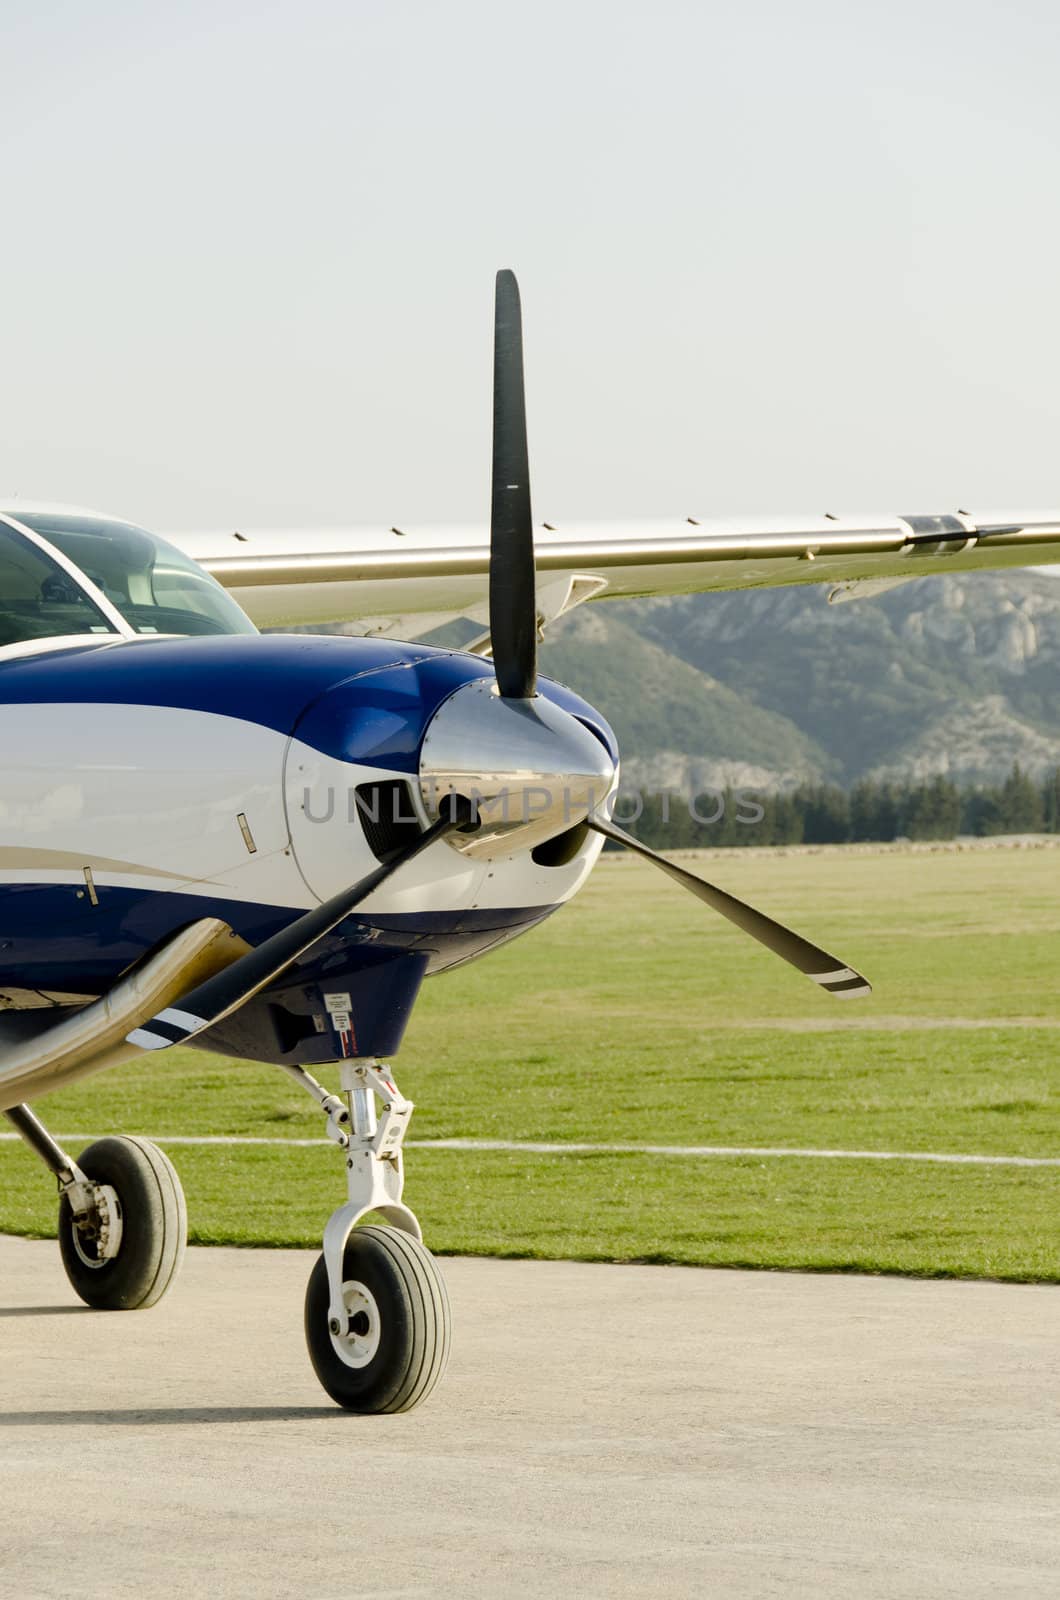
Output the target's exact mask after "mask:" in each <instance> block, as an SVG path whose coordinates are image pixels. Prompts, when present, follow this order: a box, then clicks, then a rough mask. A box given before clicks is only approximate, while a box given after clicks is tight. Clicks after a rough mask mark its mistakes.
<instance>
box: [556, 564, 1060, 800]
mask: <svg viewBox="0 0 1060 1600" xmlns="http://www.w3.org/2000/svg"><path fill="white" fill-rule="evenodd" d="M541 665H542V670H543V671H545V672H548V673H549V674H551V675H552V676H554V677H557V678H560V679H561V680H563V681H564V682H569V683H570V684H571V685H572V686H573V687H575V688H577V690H578V691H579V693H581V694H583V695H584V696H585V697H586V699H588V700H590V701H592V703H593V704H594V705H597V706H598V707H599V708H600V710H601V711H602V712H604V714H605V715H606V716H607V717H608V718H609V720H610V721H611V722H612V724H613V725H614V728H615V731H616V733H617V734H618V737H619V741H620V744H621V746H622V748H623V752H624V761H623V768H624V773H625V776H626V780H627V782H629V783H632V784H639V785H643V786H650V785H651V784H653V783H654V784H655V785H657V786H659V787H681V786H684V785H686V784H691V785H693V786H694V787H714V786H719V787H720V786H723V785H724V784H725V783H733V784H738V785H746V786H748V787H757V788H760V789H781V790H783V789H787V788H791V787H792V786H794V785H795V784H796V783H798V782H800V781H803V780H807V779H811V780H812V779H828V780H832V781H837V782H841V783H852V782H854V781H855V780H856V779H857V778H859V777H862V776H866V775H870V774H871V775H874V776H888V777H895V778H926V777H931V776H934V775H935V774H939V773H945V774H948V775H949V776H951V777H953V778H954V779H956V780H957V781H959V782H962V783H963V782H973V781H983V780H992V779H996V778H998V777H1001V776H1003V775H1004V774H1005V773H1006V772H1007V771H1009V770H1010V768H1011V766H1012V763H1013V762H1014V761H1018V762H1019V763H1020V765H1021V766H1022V767H1023V768H1025V769H1026V770H1027V771H1029V772H1031V773H1032V774H1034V775H1035V776H1037V775H1040V774H1042V773H1044V772H1046V771H1051V770H1052V769H1053V768H1055V767H1057V766H1060V580H1058V579H1057V578H1056V577H1053V576H1051V575H1048V574H1044V573H1039V572H1019V573H1014V574H1013V573H982V574H974V575H969V576H960V577H935V578H923V579H917V580H916V581H914V582H912V583H908V584H904V585H902V587H900V588H898V589H895V590H892V591H891V592H889V593H887V594H885V595H882V596H879V597H877V598H874V599H861V600H856V601H849V602H846V603H844V604H841V605H829V604H828V603H827V600H826V598H825V591H824V590H823V589H817V588H803V587H798V588H792V589H772V590H751V591H744V592H737V593H725V594H716V595H711V594H706V595H688V596H681V597H678V598H676V599H660V600H632V601H601V602H597V603H596V604H594V605H592V606H587V607H585V608H583V609H581V610H578V611H575V612H573V613H572V614H571V616H570V617H568V618H564V619H563V620H562V621H561V622H559V623H558V624H556V625H555V626H554V627H553V628H552V629H550V630H549V632H548V634H547V635H546V640H545V644H544V645H543V647H542V660H541Z"/></svg>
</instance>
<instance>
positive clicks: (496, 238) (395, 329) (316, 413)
mask: <svg viewBox="0 0 1060 1600" xmlns="http://www.w3.org/2000/svg"><path fill="white" fill-rule="evenodd" d="M0 51H2V58H3V62H4V92H3V96H2V100H0V182H2V197H3V214H4V219H5V223H6V240H5V244H4V252H3V273H2V282H3V291H4V292H3V299H2V305H3V323H2V329H3V333H2V344H0V353H2V373H3V383H2V386H0V492H2V493H8V494H10V493H19V494H21V495H22V496H23V497H25V498H30V497H34V498H49V499H62V500H71V501H78V502H82V503H86V504H91V505H95V506H98V507H100V508H102V509H105V510H109V511H113V512H115V513H117V514H120V515H124V516H129V517H132V518H134V519H137V520H139V521H142V522H145V523H147V524H148V525H153V526H156V527H159V528H163V529H164V528H180V527H194V526H199V527H210V526H219V525H230V526H239V525H244V526H249V525H254V524H256V525H282V524H291V523H297V522H301V521H307V522H315V523H320V524H326V523H335V522H357V521H384V522H386V523H392V522H400V521H404V522H408V523H414V522H416V521H417V520H419V521H423V520H434V521H447V520H454V519H460V518H476V519H478V518H483V519H484V518H485V515H486V511H487V506H488V495H489V410H490V395H491V387H490V385H491V378H490V340H491V316H492V292H493V288H492V280H493V272H494V270H495V268H497V267H498V266H511V267H514V268H515V270H516V271H517V272H518V274H519V277H520V281H521V285H522V290H523V301H524V315H525V327H526V337H527V367H528V395H529V407H530V435H531V438H530V442H531V457H532V463H533V468H534V510H535V515H536V516H537V517H538V519H542V518H547V519H548V520H550V521H561V520H563V519H564V518H567V517H574V516H577V517H593V516H596V517H601V518H613V517H620V516H646V515H651V514H652V513H656V512H657V513H659V514H660V515H661V516H662V515H667V516H673V515H679V516H684V515H687V514H697V513H698V514H700V515H704V516H706V515H710V514H712V513H724V512H732V511H773V510H789V511H822V510H826V509H827V510H834V511H842V510H844V509H853V510H857V509H863V510H877V509H878V510H893V511H899V512H902V511H907V512H908V511H914V512H915V511H935V510H942V509H944V508H947V507H951V506H956V505H966V506H971V507H973V508H974V507H977V506H978V507H1004V506H1009V507H1021V506H1026V507H1033V506H1040V507H1049V506H1052V507H1058V506H1060V267H1058V264H1060V95H1058V94H1057V89H1056V86H1057V82H1058V81H1060V8H1058V7H1057V6H1056V5H1055V4H1050V3H1045V0H1041V3H1034V0H1009V3H1006V4H1004V5H1002V4H1000V3H996V4H984V3H982V0H960V3H952V4H951V3H933V0H920V3H916V4H910V3H908V0H888V3H885V4H859V3H851V0H799V3H782V0H762V3H742V4H718V3H710V0H706V3H703V0H700V3H684V0H662V3H659V0H656V3H654V4H651V5H648V4H630V3H628V0H627V3H622V0H617V3H616V0H610V3H596V0H565V3H562V4H556V3H553V0H534V3H533V4H524V5H519V6H515V5H511V4H508V3H505V0H493V3H486V0H445V3H444V4H442V3H436V4H428V3H425V0H390V3H382V0H347V3H345V4H340V3H338V0H300V3H298V4H295V3H292V0H273V3H268V0H258V3H255V4H254V5H244V4H224V3H216V0H215V3H209V4H207V3H204V0H184V3H182V4H180V5H172V6H161V5H158V4H157V3H152V4H150V5H148V4H131V3H122V0H116V3H107V0H103V3H102V4H97V5H93V6H89V5H86V4H84V0H0Z"/></svg>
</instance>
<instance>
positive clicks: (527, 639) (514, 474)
mask: <svg viewBox="0 0 1060 1600" xmlns="http://www.w3.org/2000/svg"><path fill="white" fill-rule="evenodd" d="M489 576H490V638H491V641H492V648H493V670H494V672H495V673H496V675H497V686H498V688H499V689H500V692H501V694H502V695H503V696H504V697H505V699H507V700H526V699H529V697H530V696H531V695H532V694H533V693H534V690H535V687H536V685H537V593H536V589H535V585H534V526H533V521H532V518H531V514H530V460H529V455H528V452H527V446H526V394H525V390H524V385H523V319H522V312H521V309H520V305H519V285H518V284H517V283H516V281H515V274H514V272H509V271H507V269H506V270H504V271H502V272H498V274H497V298H496V309H495V314H494V331H493V503H492V510H491V514H490V575H489Z"/></svg>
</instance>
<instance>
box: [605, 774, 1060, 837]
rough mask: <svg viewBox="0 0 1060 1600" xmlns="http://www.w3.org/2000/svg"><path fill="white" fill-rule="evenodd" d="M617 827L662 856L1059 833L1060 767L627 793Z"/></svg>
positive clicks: (618, 809)
mask: <svg viewBox="0 0 1060 1600" xmlns="http://www.w3.org/2000/svg"><path fill="white" fill-rule="evenodd" d="M615 821H616V822H617V823H619V824H620V825H621V826H622V827H624V828H626V829H627V830H628V831H629V832H630V833H633V834H635V835H636V837H637V838H638V839H640V840H642V841H643V843H645V844H649V845H653V846H655V847H656V848H657V849H665V850H680V849H690V848H695V847H701V848H702V847H707V846H709V847H710V848H716V847H717V846H719V845H731V846H734V847H736V846H740V845H764V844H848V843H855V842H858V841H866V842H868V841H877V840H878V841H883V842H888V841H890V840H893V839H955V838H956V837H957V835H958V834H973V835H979V836H984V835H988V834H998V833H1060V768H1057V770H1056V771H1055V772H1053V773H1052V774H1051V775H1050V776H1049V777H1047V778H1046V779H1045V780H1044V782H1043V781H1039V780H1036V779H1034V778H1031V777H1030V776H1029V775H1028V774H1027V773H1026V772H1024V771H1022V769H1021V768H1020V766H1019V765H1018V763H1017V764H1015V765H1014V766H1013V768H1012V770H1011V772H1010V773H1009V775H1008V777H1007V778H1005V780H1004V781H1003V782H1002V783H996V784H971V785H965V786H958V785H957V784H955V783H954V782H953V781H952V779H950V778H945V777H937V778H930V779H928V780H927V781H926V782H923V783H914V782H893V781H889V780H885V779H873V778H862V779H860V780H859V782H857V783H855V784H854V785H853V787H852V788H849V789H844V788H842V787H841V786H839V785H838V784H828V783H813V784H800V785H799V787H798V788H796V789H792V790H789V791H788V792H787V793H785V794H759V793H757V792H756V791H752V790H750V789H723V790H722V789H716V790H710V791H704V793H703V794H702V795H698V796H691V797H689V798H687V799H686V798H684V797H681V796H679V795H677V794H675V793H674V792H672V791H664V792H662V793H658V794H652V793H644V794H637V795H623V796H622V797H620V800H619V802H618V804H617V806H616V808H615Z"/></svg>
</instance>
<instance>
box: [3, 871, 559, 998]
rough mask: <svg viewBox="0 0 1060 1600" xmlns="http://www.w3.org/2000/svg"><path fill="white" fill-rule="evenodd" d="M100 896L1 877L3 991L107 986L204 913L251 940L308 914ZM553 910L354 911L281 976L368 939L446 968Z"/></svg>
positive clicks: (160, 896)
mask: <svg viewBox="0 0 1060 1600" xmlns="http://www.w3.org/2000/svg"><path fill="white" fill-rule="evenodd" d="M96 894H97V897H98V900H99V904H98V905H95V906H94V905H92V904H91V903H90V901H89V900H88V898H87V896H85V894H84V885H83V884H82V885H81V890H80V898H79V892H78V888H77V887H76V886H75V885H74V884H70V885H69V886H67V885H62V884H24V883H17V884H11V883H9V884H0V995H2V993H3V990H4V988H5V987H7V988H12V989H45V990H55V991H60V992H62V993H65V994H85V995H95V994H104V993H105V992H106V991H107V990H108V989H109V988H110V987H111V985H112V984H113V983H115V982H116V980H117V979H118V978H119V977H120V976H121V974H122V973H123V972H125V971H126V970H127V969H128V968H129V967H131V966H132V965H133V964H134V963H135V962H137V961H139V960H141V959H142V957H143V956H145V955H146V954H147V953H148V952H149V951H151V950H153V949H154V948H155V947H156V946H158V945H160V944H161V943H162V942H163V941H164V940H166V939H168V938H170V937H171V936H172V935H173V934H174V933H176V932H178V931H179V930H180V929H181V928H186V927H187V926H189V924H191V923H193V922H197V921H198V920H199V919H200V918H202V917H220V918H221V920H222V921H224V922H227V923H228V925H229V927H231V928H232V929H233V930H234V931H235V932H236V933H237V934H239V935H240V937H241V938H243V939H245V940H246V941H247V943H248V944H252V945H257V944H260V943H261V942H262V940H263V939H267V938H268V937H269V935H270V934H273V933H276V932H278V931H279V930H280V929H281V928H285V927H287V926H288V925H289V924H290V923H292V922H294V921H295V920H296V919H297V918H298V917H300V916H302V915H303V911H302V910H295V909H292V908H290V907H287V906H266V905H255V904H252V903H248V902H246V901H242V900H224V899H215V898H213V897H212V896H210V895H197V894H186V893H170V892H161V893H159V892H157V891H149V890H143V889H127V888H118V887H115V886H113V885H108V884H99V883H97V884H96ZM553 910H555V907H554V906H525V907H519V908H516V909H512V910H499V911H488V910H479V911H420V912H411V913H408V914H407V915H394V916H377V917H372V918H368V919H361V918H356V917H351V918H349V919H348V920H347V921H346V922H343V923H341V924H340V925H339V927H338V928H337V929H335V931H334V932H333V933H331V934H329V935H328V936H327V938H325V939H323V940H321V941H320V943H319V944H317V945H315V946H314V947H313V950H312V951H311V952H310V954H309V956H308V957H307V959H306V960H305V962H303V963H301V964H300V965H297V966H295V967H293V968H291V969H290V971H289V972H287V973H285V975H284V979H283V981H284V983H286V984H288V985H289V984H290V983H291V982H292V981H297V980H298V979H299V978H301V977H304V978H305V979H306V980H307V981H309V980H310V979H311V978H312V977H313V976H314V975H315V973H316V971H317V969H318V968H320V967H322V966H324V965H325V964H327V963H328V962H329V961H333V960H334V958H335V957H336V955H337V954H340V953H341V954H343V955H344V956H345V957H346V958H347V962H349V961H354V962H355V961H356V952H357V948H358V947H359V946H363V947H364V958H365V964H366V965H368V964H371V963H374V962H376V961H378V960H379V959H380V956H381V954H382V953H386V952H388V951H389V952H403V951H410V950H413V951H420V952H423V953H427V954H428V955H429V957H430V960H429V963H428V969H427V970H428V971H429V972H441V971H443V970H444V969H445V968H446V967H449V966H453V965H454V964H455V963H456V962H458V961H466V960H468V959H470V958H471V957H472V956H474V955H479V954H481V953H482V951H484V950H486V949H488V948H489V947H490V946H491V945H494V944H498V943H502V942H504V941H505V940H507V939H512V938H514V937H515V936H516V935H517V934H518V933H521V932H523V931H524V930H525V929H526V928H528V927H531V926H532V925H533V924H534V923H536V922H540V921H541V920H542V919H543V918H544V917H547V916H548V915H549V914H550V912H552V911H553Z"/></svg>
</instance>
